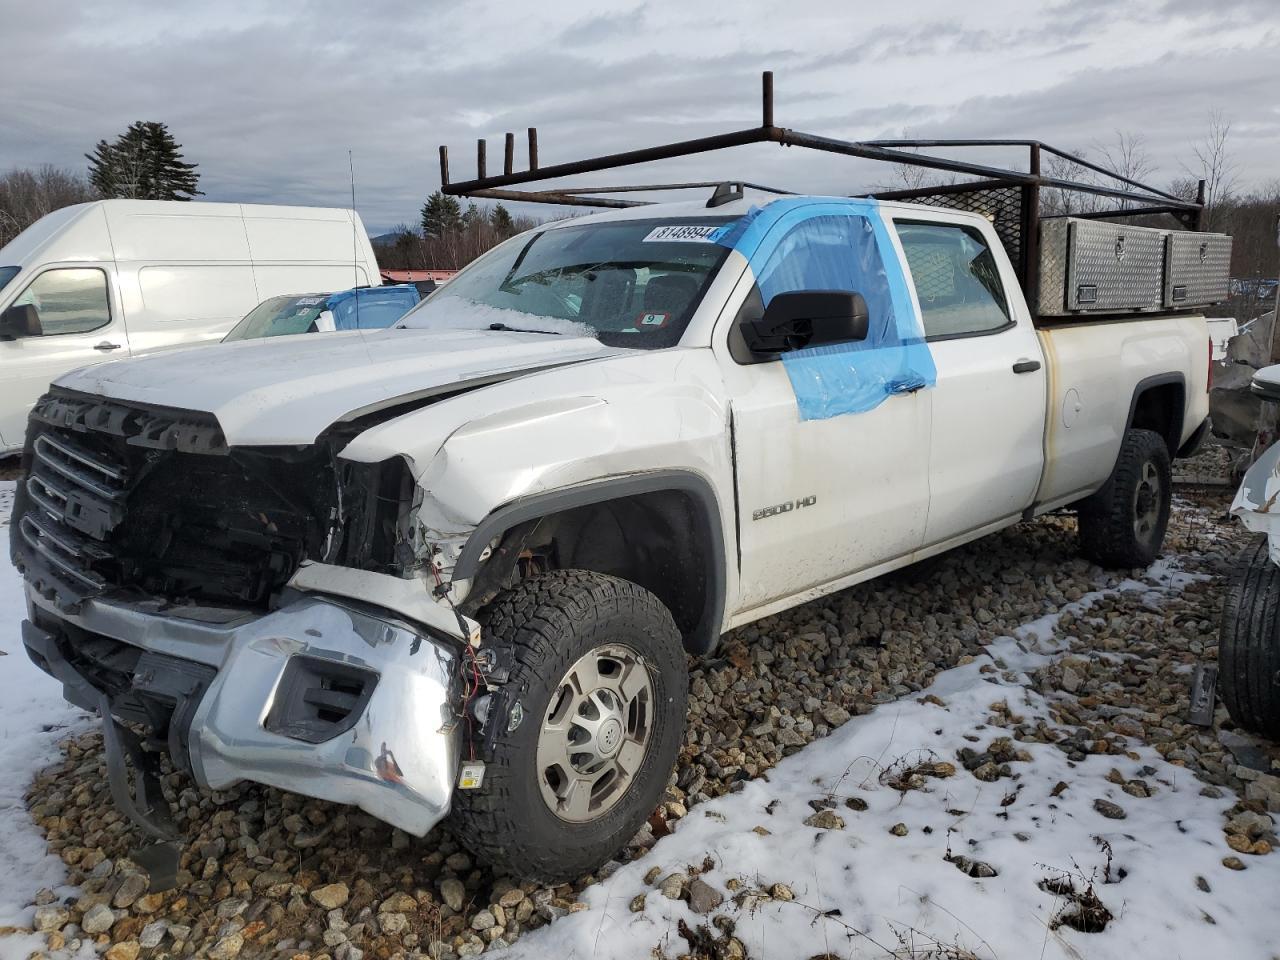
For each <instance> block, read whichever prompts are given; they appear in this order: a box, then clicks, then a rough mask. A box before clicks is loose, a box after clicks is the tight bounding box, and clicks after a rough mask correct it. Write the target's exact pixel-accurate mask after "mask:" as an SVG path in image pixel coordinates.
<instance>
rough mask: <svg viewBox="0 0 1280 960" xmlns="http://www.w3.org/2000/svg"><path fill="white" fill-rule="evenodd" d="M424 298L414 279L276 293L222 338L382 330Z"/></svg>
mask: <svg viewBox="0 0 1280 960" xmlns="http://www.w3.org/2000/svg"><path fill="white" fill-rule="evenodd" d="M420 299H421V297H420V296H419V294H418V290H417V288H416V287H415V286H414V285H413V284H411V283H404V284H395V285H389V286H383V287H357V288H356V289H354V290H340V291H338V292H337V293H309V294H298V295H290V296H284V297H272V298H270V299H269V300H263V301H262V303H260V304H258V305H257V306H256V307H254V308H253V310H251V311H250V312H249V314H248V316H246V317H245V318H244V319H243V320H241V321H240V322H239V323H237V324H236V325H235V326H234V327H232V328H231V332H230V333H228V334H227V335H226V336H225V337H223V338H222V342H223V343H229V342H231V341H232V340H258V339H261V338H263V337H284V336H289V335H291V334H296V333H331V332H334V331H338V330H379V329H382V328H384V327H389V326H391V325H392V324H393V323H395V322H396V321H397V320H399V319H400V318H401V317H402V316H404V315H405V313H407V312H408V311H409V309H410V308H411V307H413V306H414V305H415V304H417V302H418V301H419V300H420Z"/></svg>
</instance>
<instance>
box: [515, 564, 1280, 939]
mask: <svg viewBox="0 0 1280 960" xmlns="http://www.w3.org/2000/svg"><path fill="white" fill-rule="evenodd" d="M1191 579H1193V577H1192V576H1191V575H1188V574H1184V573H1180V572H1178V571H1177V570H1176V569H1175V567H1174V566H1172V565H1171V564H1170V563H1169V562H1167V561H1161V562H1160V563H1158V564H1156V565H1155V566H1154V567H1153V568H1152V569H1151V570H1150V571H1148V576H1147V578H1146V581H1147V582H1145V583H1139V582H1136V581H1127V582H1125V583H1124V584H1122V585H1121V587H1120V589H1125V590H1139V591H1143V592H1145V593H1146V594H1147V596H1146V597H1145V598H1144V602H1147V603H1158V602H1159V598H1160V597H1161V596H1168V595H1169V594H1170V593H1172V592H1175V591H1178V590H1180V589H1182V587H1183V586H1185V584H1186V583H1188V582H1189V581H1190V580H1191ZM1103 595H1105V592H1102V591H1100V592H1095V593H1093V594H1089V595H1087V596H1085V597H1084V598H1083V599H1082V600H1080V601H1078V602H1076V603H1074V604H1071V605H1069V607H1067V608H1064V609H1071V610H1074V611H1076V612H1079V611H1083V610H1086V609H1087V608H1088V607H1089V606H1090V605H1091V604H1092V603H1093V602H1095V601H1096V600H1097V599H1098V598H1099V597H1101V596H1103ZM1058 616H1060V614H1057V615H1051V616H1049V617H1043V618H1040V619H1038V620H1035V621H1032V622H1031V623H1028V624H1026V625H1025V626H1024V627H1023V628H1021V629H1020V630H1018V631H1017V633H1018V634H1019V637H1018V639H1017V640H1015V639H1013V638H1008V639H1005V640H1001V641H998V642H997V643H996V644H993V645H992V646H991V647H989V648H988V654H987V655H985V656H982V657H979V658H977V659H976V660H975V661H974V662H972V663H969V664H966V665H963V666H960V667H957V668H955V669H953V670H949V671H947V672H945V673H943V674H941V675H939V676H938V678H937V680H936V681H935V682H934V684H933V685H932V686H931V687H930V688H929V689H928V690H927V691H925V693H924V694H922V695H920V696H919V697H918V698H913V699H907V700H901V701H897V702H894V703H890V704H886V705H884V706H881V707H878V708H877V709H876V710H875V711H873V712H872V713H870V714H868V715H866V716H862V717H855V718H854V719H853V720H851V721H850V722H848V723H846V724H845V725H844V726H843V727H841V728H840V729H838V730H837V731H835V732H834V733H833V734H832V735H831V736H830V737H828V738H827V739H825V740H821V741H817V742H815V743H812V744H810V745H809V746H807V747H806V748H805V749H803V750H802V751H800V752H799V753H797V754H796V755H794V756H792V757H790V758H789V759H787V760H785V761H784V762H783V763H782V764H781V765H779V766H778V767H777V768H775V769H774V770H772V771H770V773H769V775H768V781H767V782H766V780H764V779H763V778H761V779H757V780H755V781H752V782H749V783H747V784H746V785H745V788H744V789H743V790H742V791H741V792H740V793H736V794H730V795H728V796H725V797H722V798H719V799H717V800H713V801H711V802H709V803H705V804H702V805H701V806H699V807H698V808H696V809H694V810H692V811H691V812H690V816H689V817H688V818H686V819H684V820H681V821H679V823H678V825H677V827H676V829H675V832H674V833H673V834H672V835H671V836H669V837H667V838H665V839H663V840H661V841H659V843H658V844H657V845H656V846H655V847H654V848H653V850H652V851H651V852H650V854H649V855H648V856H646V857H643V858H641V859H640V860H638V861H636V862H634V863H631V864H628V865H627V866H625V867H623V868H622V869H620V870H618V871H617V872H616V873H615V874H613V875H612V876H611V877H610V878H609V879H608V880H606V881H604V882H603V883H601V884H598V885H595V886H592V887H589V888H588V889H587V890H586V891H585V892H584V894H583V900H584V901H585V902H586V903H587V904H589V907H590V909H588V910H586V911H584V912H582V913H576V914H570V915H569V916H567V917H564V918H562V919H560V920H557V921H556V922H555V923H553V924H551V925H550V926H548V927H546V928H544V929H541V930H538V931H536V932H533V933H531V934H529V935H527V936H526V937H524V938H522V939H521V940H520V941H519V942H518V943H517V944H516V945H515V946H514V947H513V950H512V952H511V954H509V955H511V956H519V957H558V958H564V960H569V958H577V957H598V958H601V960H605V958H624V957H625V958H636V957H648V956H650V955H651V951H653V950H654V948H655V947H658V948H660V950H661V951H662V955H663V956H676V955H679V954H682V953H685V952H686V951H688V950H689V944H688V942H687V939H686V938H685V937H684V936H682V934H681V932H680V923H681V922H683V923H684V924H686V925H687V926H686V927H685V929H686V930H693V931H695V935H696V931H697V928H698V926H699V925H706V924H707V922H708V920H711V919H712V918H711V916H699V915H697V914H695V913H694V912H693V911H692V910H691V909H690V906H689V905H688V904H686V903H684V902H682V901H675V900H671V899H668V898H667V897H666V896H664V895H663V894H662V893H661V892H659V890H658V889H657V888H656V887H655V886H650V885H648V884H646V883H645V882H644V879H643V878H644V877H645V875H646V874H648V873H649V872H650V871H651V870H653V868H655V867H658V868H660V873H661V876H662V877H666V876H668V875H669V874H671V873H673V872H687V871H688V870H689V868H690V867H693V868H695V869H697V870H702V869H703V867H704V866H709V869H706V870H705V872H702V873H701V879H702V880H704V881H705V882H708V883H709V884H710V885H711V886H712V887H714V888H716V889H717V890H719V891H722V892H724V893H725V896H726V901H725V903H724V905H723V906H722V907H720V908H719V909H718V910H717V911H715V912H716V913H717V914H723V915H725V916H728V917H730V918H731V919H732V920H733V921H734V923H735V925H736V926H735V929H734V931H733V935H734V936H736V937H737V938H738V939H739V940H740V941H741V942H742V945H743V946H745V948H746V951H747V955H748V956H749V957H752V958H768V960H790V958H796V960H807V958H813V957H818V956H831V957H883V956H907V957H917V956H919V957H926V956H927V957H934V956H937V957H964V958H967V957H971V956H973V957H978V958H984V960H985V958H996V957H999V958H1005V960H1008V958H1026V957H1040V958H1077V957H1088V958H1091V960H1092V958H1099V960H1101V958H1110V957H1115V958H1123V960H1132V958H1137V957H1162V958H1169V960H1173V958H1180V957H1197V958H1201V957H1225V956H1230V957H1232V958H1254V957H1256V958H1266V957H1274V956H1275V951H1276V948H1277V945H1280V913H1278V912H1277V911H1276V910H1275V897H1276V891H1277V890H1280V856H1276V855H1272V856H1261V857H1246V858H1245V859H1246V860H1247V861H1248V868H1247V870H1245V871H1243V872H1237V871H1233V870H1229V869H1227V868H1226V867H1225V866H1224V865H1223V863H1222V860H1223V857H1225V856H1229V855H1231V852H1232V851H1231V850H1230V849H1229V848H1228V847H1227V845H1226V843H1225V842H1224V837H1223V832H1222V826H1223V823H1224V819H1223V811H1225V810H1227V809H1228V808H1229V807H1230V806H1232V804H1233V803H1234V802H1235V799H1236V798H1235V797H1233V796H1230V795H1224V796H1223V797H1222V798H1221V799H1213V798H1211V797H1205V796H1202V795H1201V792H1200V791H1201V789H1202V787H1203V784H1201V783H1200V782H1199V781H1198V780H1196V779H1195V778H1194V777H1193V776H1192V775H1191V774H1190V773H1189V772H1188V771H1187V770H1185V769H1183V768H1181V767H1179V766H1176V765H1173V764H1170V763H1168V762H1166V761H1165V760H1163V759H1162V758H1161V756H1160V755H1159V754H1158V753H1156V752H1155V751H1154V750H1152V749H1150V748H1148V747H1146V746H1141V745H1136V744H1133V746H1134V747H1135V755H1136V759H1130V758H1126V757H1123V756H1122V757H1116V756H1090V757H1088V759H1087V760H1085V761H1084V762H1082V763H1078V764H1073V763H1071V762H1070V761H1069V760H1068V758H1067V755H1066V754H1065V753H1064V752H1062V751H1061V750H1059V749H1058V748H1056V747H1054V746H1051V745H1048V744H1039V743H1022V742H1016V741H1015V743H1014V744H1013V746H1014V747H1016V748H1025V749H1026V750H1027V751H1029V753H1030V756H1031V759H1030V760H1029V761H1026V762H1014V763H1012V764H1011V768H1012V771H1013V774H1014V779H1007V778H1002V779H999V780H996V781H995V782H991V783H987V782H982V781H980V780H978V779H976V778H975V777H974V776H973V775H972V774H971V773H969V772H968V771H966V770H964V769H962V768H960V769H958V770H957V772H956V773H955V774H954V775H952V776H948V777H943V778H938V777H926V778H925V787H924V789H923V790H920V789H912V790H907V791H906V792H903V793H900V792H899V791H898V790H896V789H894V788H893V787H891V786H888V785H884V784H882V782H881V773H882V771H884V770H885V769H886V768H888V767H890V766H891V765H893V764H894V763H895V762H897V763H898V765H899V766H898V769H901V766H902V765H903V764H913V763H917V762H921V761H948V762H951V763H955V765H956V767H957V768H959V764H958V763H956V753H957V751H958V750H959V749H961V748H963V747H970V748H973V749H976V750H979V751H981V750H983V749H984V748H985V747H986V746H987V745H988V744H989V743H990V742H991V740H993V739H994V738H996V737H1000V736H1004V735H1006V733H1007V731H1005V730H1004V729H1002V728H1001V727H1000V726H997V725H993V721H994V722H995V723H998V722H999V720H1000V714H999V712H998V711H993V710H992V705H993V704H996V703H998V702H1003V703H1007V705H1008V709H1009V711H1010V712H1012V713H1013V714H1015V715H1021V716H1022V717H1025V718H1027V719H1028V720H1034V718H1043V719H1044V720H1045V722H1046V723H1051V722H1052V721H1051V720H1050V715H1049V711H1048V709H1047V704H1046V701H1045V699H1044V698H1043V697H1042V696H1041V695H1040V694H1039V693H1037V692H1035V691H1034V690H1032V689H1029V688H1028V687H1027V686H1025V684H1026V682H1027V676H1026V674H1025V672H1024V671H1027V670H1030V669H1034V668H1035V667H1037V666H1040V665H1042V664H1044V663H1046V662H1048V660H1050V659H1051V658H1052V656H1053V655H1054V653H1055V652H1057V651H1055V650H1054V649H1053V645H1052V637H1053V626H1054V623H1055V621H1056V620H1057V617H1058ZM926 695H932V696H933V697H936V698H937V699H938V700H940V701H942V702H943V703H944V704H945V706H940V705H938V704H937V703H935V702H931V701H930V700H926V699H925V697H926ZM993 714H994V716H993ZM1113 767H1118V768H1119V769H1120V772H1121V773H1122V774H1123V776H1124V778H1125V779H1131V778H1137V777H1142V778H1143V779H1145V780H1146V782H1147V783H1148V784H1150V785H1151V787H1152V789H1153V796H1152V797H1150V798H1135V797H1132V796H1129V795H1128V794H1126V793H1124V792H1123V791H1122V790H1121V789H1120V787H1119V786H1118V785H1116V784H1115V783H1113V782H1111V781H1109V780H1108V779H1107V775H1108V773H1109V772H1110V771H1111V770H1112V768H1113ZM1060 782H1061V783H1064V784H1066V787H1065V788H1063V789H1060V791H1059V795H1057V796H1054V792H1055V788H1056V787H1057V785H1058V784H1059V783H1060ZM1099 799H1101V800H1107V801H1111V802H1112V803H1115V804H1117V805H1119V806H1120V807H1121V808H1122V809H1123V810H1124V811H1125V813H1126V817H1125V819H1123V820H1114V819H1107V818H1105V817H1103V816H1102V815H1101V814H1100V813H1099V812H1098V811H1097V810H1095V808H1094V801H1095V800H1099ZM832 800H834V801H835V803H834V806H832V807H831V808H830V810H831V812H832V813H835V814H836V815H837V816H838V817H839V818H840V819H841V820H842V821H843V822H844V824H845V826H844V828H843V829H820V828H817V827H814V826H806V825H805V823H804V821H805V819H806V818H810V817H812V816H813V815H814V813H815V803H816V806H817V807H821V806H822V805H823V804H824V802H830V801H832ZM862 803H865V806H866V808H865V809H864V810H861V811H859V810H858V809H855V807H858V806H861V805H862ZM898 824H902V825H905V827H906V830H907V833H906V834H905V836H898V835H896V834H895V833H893V832H891V828H894V827H895V826H896V825H898ZM759 828H763V830H761V829H759ZM900 829H901V828H899V830H900ZM765 831H767V832H765ZM1108 850H1109V851H1110V857H1109V856H1108ZM948 852H950V853H951V854H952V855H953V857H959V856H964V857H967V858H970V859H971V860H977V861H981V862H983V863H985V864H988V865H990V866H991V867H992V868H994V869H995V870H996V871H997V872H998V875H997V876H994V877H986V878H980V879H979V878H974V877H971V876H969V875H968V874H967V873H965V872H962V870H961V869H957V868H956V867H955V865H954V864H953V863H949V862H947V861H946V860H944V857H945V856H946V855H947V854H948ZM1108 860H1110V863H1109V865H1108ZM1201 878H1202V879H1201ZM1046 880H1048V881H1050V882H1051V889H1050V890H1048V891H1047V890H1045V889H1043V888H1042V887H1041V886H1040V884H1041V882H1042V881H1046ZM1064 881H1065V884H1069V885H1070V887H1073V888H1074V889H1075V891H1077V892H1080V893H1083V892H1084V891H1085V890H1086V889H1087V888H1088V886H1089V885H1090V884H1092V887H1093V891H1094V893H1095V894H1096V896H1097V897H1098V898H1099V899H1100V900H1101V902H1102V904H1103V905H1104V906H1105V908H1106V909H1107V910H1108V911H1110V913H1111V914H1113V915H1114V919H1113V920H1111V921H1110V923H1109V924H1107V926H1106V928H1105V930H1103V931H1102V932H1099V933H1085V932H1079V931H1077V930H1075V929H1072V928H1070V927H1069V926H1065V925H1059V924H1056V923H1055V920H1056V919H1057V918H1059V917H1060V916H1062V915H1063V914H1064V913H1069V912H1072V911H1073V910H1074V906H1073V905H1072V904H1071V903H1070V902H1069V899H1068V887H1067V886H1066V885H1064V883H1063V882H1064ZM1108 881H1110V882H1108ZM735 883H739V884H741V886H740V887H738V888H737V896H738V897H739V898H741V899H742V902H741V903H735V902H734V892H733V890H734V888H733V884H735ZM777 883H782V884H785V885H786V886H787V887H789V888H790V890H791V892H792V893H793V894H794V900H793V901H789V902H785V901H779V900H778V899H774V898H769V897H759V898H757V897H755V896H754V895H753V891H759V892H763V891H767V890H768V889H769V888H770V887H771V886H772V885H773V884H777ZM1205 888H1207V889H1205ZM642 893H643V894H645V901H644V906H643V908H642V909H640V910H639V912H633V909H634V908H637V907H639V906H640V905H639V904H638V903H633V898H635V897H636V896H637V895H638V894H642ZM784 895H785V894H784ZM709 933H710V934H711V935H712V936H715V937H720V938H721V939H723V935H722V933H721V931H720V929H719V928H718V927H717V926H712V927H711V929H710V931H709ZM720 949H723V945H722V946H721V948H720ZM948 950H951V951H954V952H947V951H948ZM895 951H896V952H895ZM931 951H933V952H931ZM965 951H968V952H965ZM724 955H731V954H724Z"/></svg>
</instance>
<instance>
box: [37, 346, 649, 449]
mask: <svg viewBox="0 0 1280 960" xmlns="http://www.w3.org/2000/svg"><path fill="white" fill-rule="evenodd" d="M628 352H630V351H624V350H622V349H619V348H612V347H606V346H604V345H603V344H602V343H600V341H598V340H595V339H593V338H590V337H569V336H551V335H548V334H538V333H516V332H513V331H491V330H450V331H433V330H411V329H410V330H378V331H352V332H350V333H336V334H319V335H317V334H304V335H300V336H292V337H275V338H271V339H267V340H244V341H240V342H236V343H226V344H217V345H215V346H210V347H198V348H195V349H189V350H172V351H164V352H160V353H153V354H147V355H146V356H142V357H135V358H133V359H129V360H117V361H113V362H110V363H103V364H97V365H94V366H90V367H84V368H82V369H80V370H76V371H73V372H71V373H69V374H67V375H66V376H63V377H61V378H60V379H58V380H57V381H55V383H56V385H57V386H59V387H64V388H66V389H68V390H75V391H78V392H80V393H87V394H92V395H95V396H101V397H106V398H110V399H115V400H124V401H130V402H134V403H141V404H147V405H149V406H157V407H170V408H176V409H180V410H198V411H202V412H205V413H211V414H213V415H214V416H215V417H216V418H217V420H218V423H219V425H220V426H221V427H222V432H223V434H224V435H225V436H226V439H227V443H228V444H229V445H230V446H263V445H271V444H287V445H293V444H307V443H312V442H314V441H315V439H316V437H317V436H319V434H320V433H321V432H322V431H323V430H324V429H325V428H326V427H328V426H330V425H331V424H333V423H335V422H337V421H340V420H344V419H351V418H353V417H355V416H358V415H362V414H366V413H372V412H376V411H377V410H381V409H385V408H387V407H390V406H394V405H395V404H397V403H403V402H405V401H409V400H414V399H418V398H422V397H429V396H432V395H434V394H439V393H449V392H452V391H454V390H459V389H465V388H467V387H468V386H478V385H481V384H484V383H487V382H491V381H496V380H504V379H509V378H510V377H512V376H515V375H518V374H521V373H526V372H531V371H535V370H540V369H546V368H549V367H558V366H563V365H564V364H568V363H577V362H581V361H584V360H591V359H597V358H602V357H608V356H612V355H615V354H619V353H628Z"/></svg>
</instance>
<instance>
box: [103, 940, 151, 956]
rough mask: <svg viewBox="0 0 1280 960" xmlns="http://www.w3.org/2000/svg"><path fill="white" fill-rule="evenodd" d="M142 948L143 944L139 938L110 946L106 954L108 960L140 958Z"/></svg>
mask: <svg viewBox="0 0 1280 960" xmlns="http://www.w3.org/2000/svg"><path fill="white" fill-rule="evenodd" d="M141 950H142V945H141V944H140V943H138V941H137V940H125V941H124V942H123V943H117V944H113V945H112V946H111V947H109V948H108V949H107V952H106V954H105V956H106V958H107V960H138V953H139V951H141Z"/></svg>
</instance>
